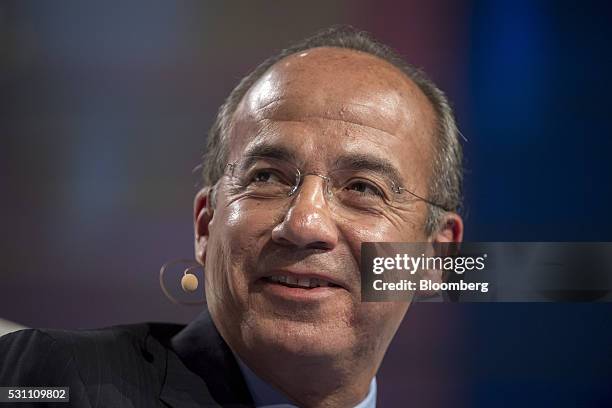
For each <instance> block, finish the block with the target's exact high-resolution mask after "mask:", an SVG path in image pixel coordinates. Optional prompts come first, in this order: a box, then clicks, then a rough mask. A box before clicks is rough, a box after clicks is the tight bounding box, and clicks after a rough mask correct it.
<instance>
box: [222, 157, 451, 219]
mask: <svg viewBox="0 0 612 408" xmlns="http://www.w3.org/2000/svg"><path fill="white" fill-rule="evenodd" d="M246 157H251V158H262V159H265V160H276V161H280V162H285V163H287V164H288V165H290V166H291V167H293V168H295V170H296V171H297V173H296V180H295V181H296V182H295V184H294V185H293V186H292V187H291V190H290V191H289V193H288V194H287V197H291V196H293V195H294V194H295V193H296V192H297V191H298V190H299V189H300V187H301V185H302V184H303V182H304V177H306V176H317V177H320V178H322V179H323V180H324V181H325V182H326V190H327V191H328V194H331V195H333V193H331V192H330V191H331V189H330V188H329V185H330V184H331V181H332V179H331V177H329V176H326V175H324V174H321V173H315V172H308V173H306V172H303V171H302V169H300V168H299V167H298V166H296V165H295V164H293V163H291V162H290V161H288V160H285V159H280V158H276V157H268V156H259V155H248V156H245V157H243V158H241V159H238V160H235V161H233V162H232V163H228V164H226V165H225V167H226V168H229V169H231V172H232V177H235V176H234V175H233V172H234V169H235V168H236V164H238V163H239V162H240V161H241V160H244V159H245V158H246ZM223 175H226V173H225V172H224V173H223ZM217 183H218V181H217ZM217 183H215V186H214V187H213V190H216V187H217ZM389 183H390V184H391V189H392V191H393V192H394V193H395V194H402V193H403V192H404V191H405V192H408V193H409V194H410V195H412V196H414V197H416V198H417V199H419V200H421V201H423V202H425V203H427V204H429V205H432V206H434V207H437V208H440V209H441V210H444V211H447V212H453V210H452V209H449V208H448V207H445V206H443V205H441V204H438V203H436V202H434V201H431V200H429V199H427V198H425V197H422V196H420V195H418V194H416V193H414V192H412V191H410V190H409V189H407V188H406V187H403V186H398V185H396V183H395V182H394V181H392V180H389ZM215 193H216V191H215ZM214 195H215V196H216V194H214Z"/></svg>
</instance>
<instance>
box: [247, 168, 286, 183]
mask: <svg viewBox="0 0 612 408" xmlns="http://www.w3.org/2000/svg"><path fill="white" fill-rule="evenodd" d="M283 179H284V178H283V177H282V176H281V175H279V174H278V173H277V172H276V171H274V170H269V169H261V170H257V171H255V172H254V173H253V175H252V176H251V177H250V182H251V183H262V184H266V183H284V181H283Z"/></svg>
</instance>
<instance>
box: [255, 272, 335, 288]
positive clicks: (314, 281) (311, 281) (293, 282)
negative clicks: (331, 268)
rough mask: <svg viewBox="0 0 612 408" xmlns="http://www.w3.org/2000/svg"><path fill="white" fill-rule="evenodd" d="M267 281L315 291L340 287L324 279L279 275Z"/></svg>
mask: <svg viewBox="0 0 612 408" xmlns="http://www.w3.org/2000/svg"><path fill="white" fill-rule="evenodd" d="M264 279H265V280H266V281H268V282H271V283H276V284H279V285H283V286H288V287H291V288H302V289H313V288H320V287H338V286H339V285H337V284H335V283H333V282H330V281H329V280H326V279H323V278H315V277H305V276H296V275H292V274H278V275H272V276H268V277H266V278H264Z"/></svg>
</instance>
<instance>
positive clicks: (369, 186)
mask: <svg viewBox="0 0 612 408" xmlns="http://www.w3.org/2000/svg"><path fill="white" fill-rule="evenodd" d="M226 175H227V176H228V177H229V178H230V180H231V188H233V189H235V191H236V192H240V193H244V194H247V195H249V196H251V197H258V198H262V199H269V200H277V201H281V200H286V199H287V198H288V197H291V196H293V195H294V194H296V192H297V191H298V190H299V188H300V186H301V185H302V183H303V181H304V178H305V177H306V176H316V177H319V178H321V179H322V180H323V181H324V190H323V191H324V192H325V194H326V196H327V198H328V199H329V200H330V202H332V203H335V204H337V205H339V206H340V208H341V209H342V210H343V213H344V214H346V212H349V213H353V214H356V213H363V212H371V211H374V212H380V211H388V210H389V209H390V208H392V207H398V206H402V205H408V204H409V203H410V202H411V201H412V200H414V199H419V200H422V201H424V202H426V203H428V204H431V205H434V206H437V207H440V208H442V209H444V210H446V209H445V208H444V207H443V206H441V205H438V204H436V203H434V202H432V201H430V200H428V199H426V198H423V197H421V196H419V195H417V194H415V193H413V192H411V191H410V190H408V189H406V188H404V187H402V186H399V185H397V184H396V183H394V182H393V181H392V180H391V179H390V178H389V177H387V176H386V175H385V174H383V173H381V172H377V171H374V170H368V169H336V170H333V171H330V172H329V173H328V174H327V175H323V174H318V173H306V172H303V171H302V170H300V169H299V168H298V167H296V166H295V165H294V164H292V163H290V162H288V161H286V160H281V159H276V158H271V157H264V156H246V157H244V158H242V159H240V160H238V161H235V162H233V163H230V164H228V165H227V172H226ZM406 193H408V194H406ZM446 211H448V210H446Z"/></svg>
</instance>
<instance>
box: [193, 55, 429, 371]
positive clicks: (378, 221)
mask: <svg viewBox="0 0 612 408" xmlns="http://www.w3.org/2000/svg"><path fill="white" fill-rule="evenodd" d="M433 126H434V113H433V110H432V108H431V105H430V104H429V102H428V101H427V99H426V97H425V96H424V95H423V94H422V92H421V91H420V90H419V89H418V88H417V86H416V85H414V83H412V82H411V81H410V80H409V79H407V78H406V77H405V76H404V75H403V74H402V73H400V72H399V70H397V69H396V68H394V67H393V66H391V65H390V64H388V63H386V62H384V61H382V60H379V59H377V58H375V57H373V56H370V55H367V54H363V53H359V52H355V51H349V50H343V49H336V48H316V49H312V50H309V51H307V52H304V53H301V54H296V55H292V56H290V57H287V58H285V59H283V60H281V61H280V62H278V63H277V64H275V65H274V66H273V67H272V68H271V69H270V70H269V71H268V72H267V73H266V74H265V75H264V76H263V77H262V78H261V79H260V80H259V81H258V82H257V83H256V84H255V85H254V86H253V87H252V88H251V89H250V91H249V92H248V93H247V94H246V96H245V97H244V99H243V100H242V102H241V104H240V106H239V108H238V110H237V111H236V114H235V116H234V120H233V127H232V129H231V132H230V136H229V163H233V162H237V161H238V162H240V160H242V159H244V158H245V157H249V156H250V155H251V154H252V153H253V152H257V153H258V154H263V155H269V154H273V155H275V156H276V157H278V156H282V157H284V158H285V159H286V161H290V162H293V163H294V164H295V165H296V166H297V167H299V168H300V169H302V170H303V172H304V173H311V174H310V175H309V176H305V177H304V178H303V182H302V184H301V186H300V188H299V190H298V191H297V192H296V193H295V194H293V195H292V196H290V197H286V198H284V199H273V200H270V199H265V198H261V197H257V196H254V195H252V194H249V191H250V190H249V188H248V186H246V185H245V180H236V179H235V178H234V177H232V176H230V175H229V174H228V173H226V176H224V177H222V178H221V180H220V181H219V183H218V185H217V190H218V191H217V197H216V205H215V208H214V212H213V216H212V218H211V219H210V220H208V221H207V222H208V224H207V227H208V237H206V236H204V237H202V238H201V240H200V239H199V240H198V243H197V246H198V247H200V249H202V251H201V252H200V260H204V259H203V258H205V266H206V298H207V302H208V308H209V310H210V312H211V315H212V317H213V320H214V321H215V323H216V325H217V327H218V328H219V330H220V332H221V334H222V335H223V337H224V338H225V340H226V341H227V342H228V344H229V345H230V346H231V347H232V348H233V349H234V350H235V351H237V352H238V353H239V354H240V355H241V356H245V358H246V359H247V360H254V359H257V358H259V357H258V356H261V357H262V358H263V357H264V356H265V357H266V358H269V353H274V352H279V351H280V352H283V353H292V354H293V355H296V356H297V355H299V356H304V357H308V358H311V359H315V360H313V361H316V358H318V357H320V358H329V357H330V356H334V357H338V356H341V357H343V358H346V359H348V360H351V359H352V360H357V359H359V358H364V357H374V358H378V362H379V361H380V359H381V358H382V355H383V354H384V351H385V350H386V348H387V346H388V343H389V342H390V340H391V338H392V337H393V335H394V333H395V331H396V329H397V327H398V325H399V323H400V321H401V319H402V318H403V316H404V314H405V313H406V310H407V308H408V303H401V302H400V303H365V302H364V303H361V302H360V273H359V263H360V251H361V247H360V246H361V243H362V242H368V241H370V242H371V241H393V242H402V241H421V242H422V241H427V240H428V237H427V236H426V234H425V232H424V222H425V219H426V215H427V207H426V205H425V203H424V202H422V201H420V200H416V199H407V200H405V201H402V202H401V203H399V204H397V205H393V206H388V207H386V208H385V210H384V211H378V210H377V211H369V210H368V209H362V210H360V211H353V212H352V213H350V211H348V212H347V211H343V210H342V207H341V205H339V204H338V201H337V200H336V198H335V196H329V195H328V194H326V192H325V188H324V187H325V180H324V179H323V178H322V177H319V176H315V175H312V173H316V174H321V175H327V174H329V173H330V172H333V171H335V170H337V168H338V167H339V166H341V167H342V168H347V167H349V168H350V167H351V166H354V167H358V168H361V167H363V166H366V167H368V166H370V168H372V166H373V167H376V166H378V165H380V164H381V163H382V164H384V166H387V167H386V168H387V170H388V169H391V170H392V171H394V172H396V173H397V174H396V175H397V176H398V177H399V178H400V180H401V182H402V185H403V186H404V187H406V188H408V189H410V190H411V191H413V192H415V193H416V194H418V195H420V196H421V197H426V196H427V195H428V182H429V177H430V172H431V166H430V163H431V157H432V153H433V139H432V135H433V132H434V127H433ZM364 163H366V164H364ZM372 163H374V165H373V164H372ZM377 169H378V168H377ZM355 171H357V170H355ZM376 171H379V169H378V170H376ZM272 176H273V175H272ZM270 177H271V175H270V174H264V175H263V178H262V179H257V180H256V182H262V183H265V182H269V181H270ZM348 188H349V189H354V191H350V194H360V193H364V190H363V186H360V185H357V186H353V185H351V186H349V187H348ZM365 193H369V191H368V190H367V189H366V190H365ZM335 200H336V201H335ZM349 213H350V215H347V214H349ZM204 235H206V234H204ZM279 276H281V277H282V276H284V277H285V278H283V279H285V280H288V282H294V281H293V280H292V279H300V278H303V279H306V278H316V279H319V281H323V282H324V283H325V284H327V283H332V286H326V287H315V288H309V289H306V288H297V287H294V286H295V285H291V284H287V283H283V282H280V283H279V282H273V281H271V279H270V278H271V277H279ZM273 279H275V278H273ZM315 282H316V281H315ZM255 350H256V352H255V353H257V354H253V353H254V351H255ZM249 353H250V354H249ZM278 355H287V354H278ZM348 360H347V361H348ZM365 361H371V360H370V359H369V358H366V359H365ZM375 369H376V367H373V370H375Z"/></svg>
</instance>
